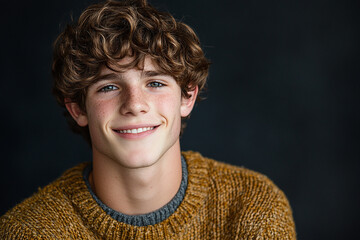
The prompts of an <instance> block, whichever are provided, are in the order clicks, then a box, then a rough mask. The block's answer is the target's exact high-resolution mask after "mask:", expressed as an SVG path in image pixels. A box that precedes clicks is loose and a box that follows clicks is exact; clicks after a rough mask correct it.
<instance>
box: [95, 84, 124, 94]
mask: <svg viewBox="0 0 360 240" xmlns="http://www.w3.org/2000/svg"><path fill="white" fill-rule="evenodd" d="M109 88H111V89H109ZM118 89H119V88H118V87H116V86H114V85H107V86H105V87H102V88H101V89H100V90H99V92H104V93H106V92H111V91H115V90H118Z"/></svg>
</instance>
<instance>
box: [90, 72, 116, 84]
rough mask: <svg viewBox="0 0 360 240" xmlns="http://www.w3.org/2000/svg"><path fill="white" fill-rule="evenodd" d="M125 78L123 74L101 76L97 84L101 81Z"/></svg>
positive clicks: (97, 79)
mask: <svg viewBox="0 0 360 240" xmlns="http://www.w3.org/2000/svg"><path fill="white" fill-rule="evenodd" d="M122 78H123V76H122V75H121V74H117V73H109V74H104V75H101V76H99V77H98V78H96V80H95V81H96V82H99V81H103V80H115V79H122Z"/></svg>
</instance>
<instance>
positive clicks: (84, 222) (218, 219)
mask: <svg viewBox="0 0 360 240" xmlns="http://www.w3.org/2000/svg"><path fill="white" fill-rule="evenodd" d="M183 156H184V157H185V159H186V162H187V166H188V186H187V189H186V192H185V196H184V199H183V201H182V202H181V204H180V205H179V206H178V208H177V209H176V210H175V212H174V213H173V214H172V215H170V216H169V217H168V218H167V219H165V220H163V221H162V222H160V223H157V224H154V225H148V226H134V225H130V224H126V223H123V222H119V221H117V220H115V219H114V218H112V217H111V216H110V215H108V214H107V213H106V212H105V211H104V210H103V209H102V208H101V207H100V206H99V205H98V203H97V202H96V201H95V200H94V198H93V197H92V196H91V194H90V192H89V190H88V188H87V186H86V184H85V182H84V179H83V175H82V172H83V169H84V168H85V166H86V164H80V165H78V166H76V167H74V168H72V169H70V170H68V171H66V172H65V173H64V174H63V175H62V176H61V177H60V178H59V179H57V180H55V181H54V182H53V183H51V184H49V185H48V186H46V187H44V188H43V189H41V190H39V191H38V192H37V193H36V194H34V195H33V196H32V197H30V198H28V199H26V200H24V201H23V202H22V203H20V204H18V205H17V206H15V207H14V208H13V209H11V210H9V211H8V212H7V213H6V214H5V215H4V216H2V217H1V218H0V239H296V234H295V226H294V221H293V217H292V212H291V208H290V206H289V203H288V201H287V199H286V197H285V195H284V193H283V192H282V191H281V190H280V189H279V188H277V187H276V186H275V185H274V184H273V183H272V182H271V180H269V179H268V178H267V177H265V176H264V175H261V174H259V173H256V172H253V171H251V170H248V169H245V168H241V167H235V166H231V165H228V164H225V163H220V162H217V161H214V160H211V159H208V158H204V157H202V156H201V155H200V154H199V153H194V152H183Z"/></svg>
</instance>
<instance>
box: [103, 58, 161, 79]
mask: <svg viewBox="0 0 360 240" xmlns="http://www.w3.org/2000/svg"><path fill="white" fill-rule="evenodd" d="M134 60H135V59H134V57H128V56H127V57H125V58H122V59H121V60H119V61H118V62H117V63H116V64H111V65H108V66H103V67H102V68H101V70H100V76H102V75H105V74H109V73H113V72H118V73H124V72H127V71H129V70H138V71H140V72H158V73H162V74H166V73H165V71H163V70H162V69H161V68H160V67H159V66H158V65H157V64H156V62H155V61H154V60H153V59H152V58H151V57H149V56H146V57H144V58H143V60H140V61H139V62H138V64H137V65H135V66H134V67H129V66H131V65H132V64H133V62H134Z"/></svg>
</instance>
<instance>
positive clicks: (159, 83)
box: [148, 82, 165, 88]
mask: <svg viewBox="0 0 360 240" xmlns="http://www.w3.org/2000/svg"><path fill="white" fill-rule="evenodd" d="M154 84H156V86H154ZM148 86H149V87H151V88H160V87H164V86H165V84H163V83H161V82H150V83H148Z"/></svg>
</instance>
